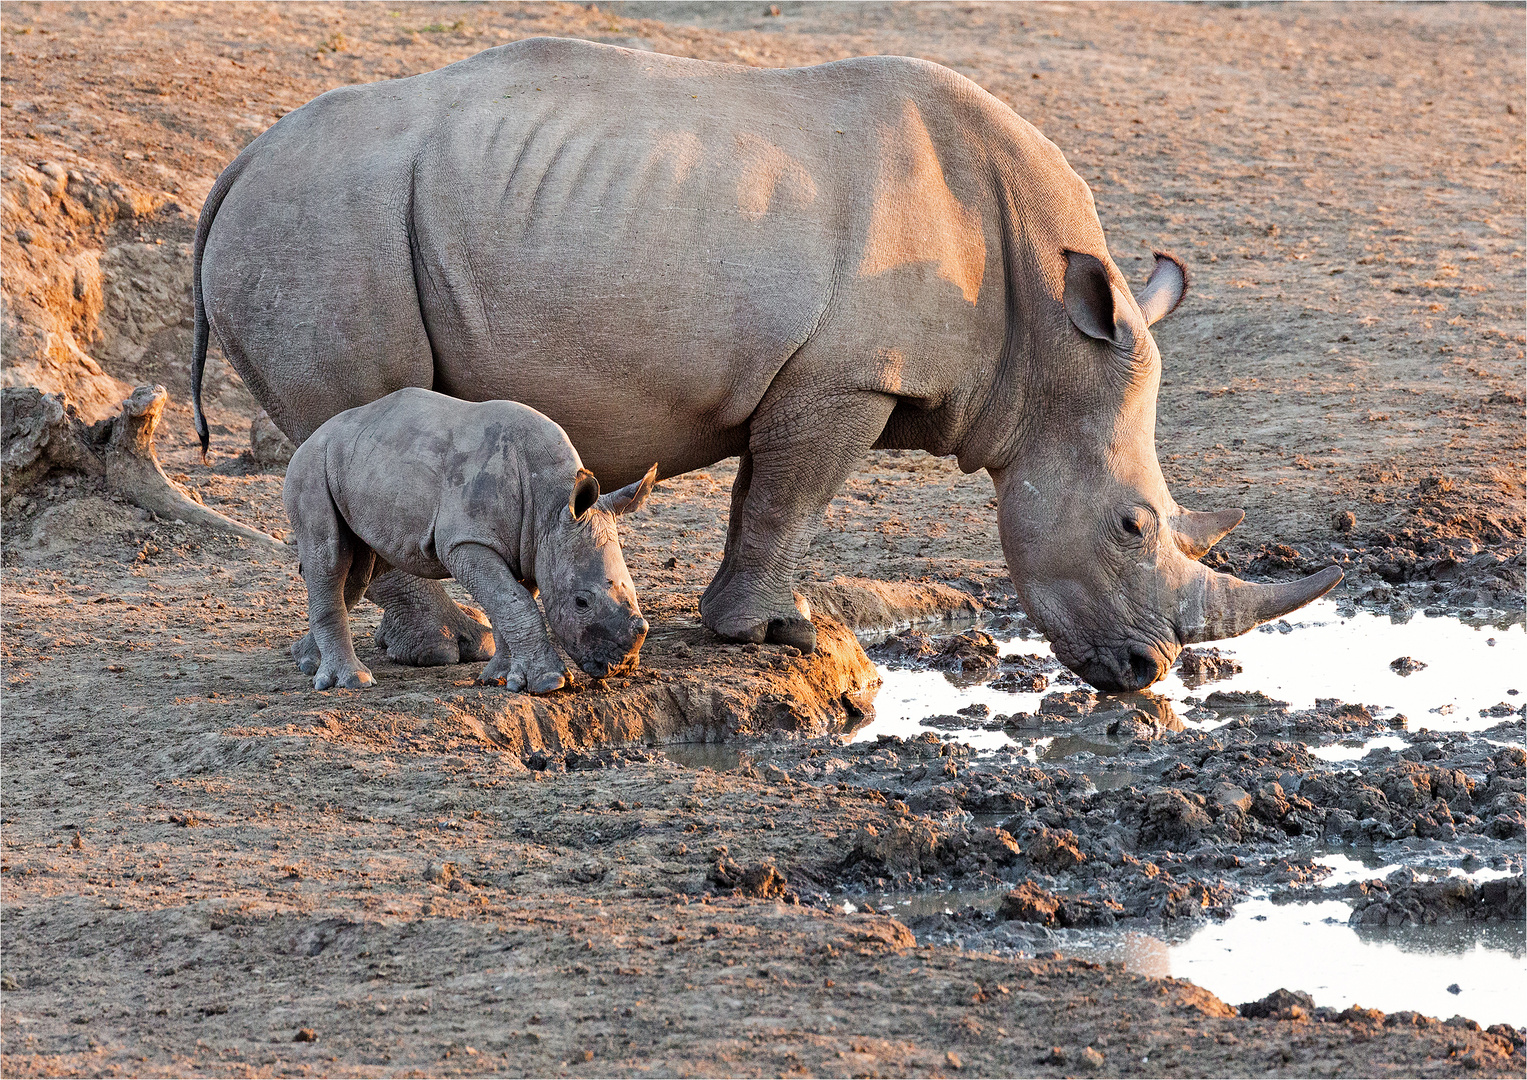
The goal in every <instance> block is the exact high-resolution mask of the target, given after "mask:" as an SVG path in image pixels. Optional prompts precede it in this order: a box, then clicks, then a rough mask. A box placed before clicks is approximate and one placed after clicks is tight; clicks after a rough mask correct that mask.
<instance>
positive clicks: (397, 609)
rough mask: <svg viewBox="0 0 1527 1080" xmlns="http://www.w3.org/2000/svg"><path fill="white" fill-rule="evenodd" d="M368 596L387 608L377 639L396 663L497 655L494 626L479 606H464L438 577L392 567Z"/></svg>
mask: <svg viewBox="0 0 1527 1080" xmlns="http://www.w3.org/2000/svg"><path fill="white" fill-rule="evenodd" d="M366 596H367V598H368V599H370V600H371V601H372V603H374V604H376V605H377V606H379V607H380V608H381V609H382V622H381V625H380V626H378V627H377V630H376V643H377V646H378V647H379V648H382V649H385V650H386V651H387V658H388V659H389V660H391V661H392V662H393V663H395V664H407V665H409V666H412V667H438V666H441V665H444V664H470V663H473V662H476V661H481V660H488V659H491V658H492V656H493V651H494V650H493V630H492V628H491V627H489V626H488V623H487V620H486V619H485V618H483V615H482V612H480V611H478V610H476V609H475V608H463V607H461V606H460V605H458V604H457V603H456V601H454V600H452V599H451V598H450V597H449V596H447V595H446V592H445V587H444V586H443V585H441V584H440V582H438V581H430V580H429V579H427V578H419V577H414V576H413V575H412V574H406V573H404V572H403V571H401V570H397V569H389V570H387V571H386V572H385V573H382V574H378V575H377V576H376V577H375V578H374V579H373V580H372V582H371V586H370V588H369V589H367V590H366Z"/></svg>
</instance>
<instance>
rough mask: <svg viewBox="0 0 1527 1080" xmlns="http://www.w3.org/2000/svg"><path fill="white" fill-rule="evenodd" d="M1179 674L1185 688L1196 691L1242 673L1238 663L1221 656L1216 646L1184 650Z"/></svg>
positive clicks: (1180, 657)
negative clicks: (1198, 688) (1207, 684)
mask: <svg viewBox="0 0 1527 1080" xmlns="http://www.w3.org/2000/svg"><path fill="white" fill-rule="evenodd" d="M1177 673H1178V675H1180V676H1181V678H1182V682H1183V685H1184V686H1187V687H1189V688H1194V689H1196V688H1197V687H1200V686H1202V685H1203V684H1204V683H1208V682H1216V681H1218V680H1220V679H1228V678H1230V677H1231V676H1232V675H1239V674H1240V673H1241V665H1240V663H1239V662H1238V661H1236V660H1234V659H1232V658H1230V657H1228V656H1224V655H1221V653H1220V651H1219V649H1217V648H1215V647H1214V646H1209V647H1207V648H1199V649H1184V650H1182V654H1181V655H1180V656H1179V657H1178V658H1177Z"/></svg>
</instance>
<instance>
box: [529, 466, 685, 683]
mask: <svg viewBox="0 0 1527 1080" xmlns="http://www.w3.org/2000/svg"><path fill="white" fill-rule="evenodd" d="M656 480H657V466H656V465H653V466H652V468H650V469H648V470H647V475H646V476H644V477H642V478H641V479H640V480H638V481H637V482H636V483H634V484H630V485H628V486H626V487H623V488H621V489H620V490H619V491H612V492H610V493H609V494H607V495H601V494H599V481H598V480H596V479H594V474H593V473H591V472H589V471H588V470H587V469H579V470H578V475H577V479H576V480H574V482H573V488H572V492H571V494H570V495H569V496H568V500H567V506H566V507H565V508H562V509H561V510H559V511H558V513H557V515H556V519H555V523H554V524H553V526H552V528H551V531H550V534H549V535H547V536H544V537H542V538H540V540H539V541H538V543H537V546H536V583H537V584H538V585H539V586H540V588H541V604H542V606H543V607H544V608H545V609H546V621H547V623H548V624H549V625H550V627H551V632H552V633H553V634H554V635H556V638H557V641H559V642H560V643H561V645H562V647H563V648H564V649H566V650H567V654H568V655H569V656H570V657H572V659H573V662H574V663H576V664H577V665H578V666H579V667H581V668H582V669H583V670H584V671H586V672H588V673H589V674H590V675H592V676H594V677H595V678H598V679H603V678H605V677H607V676H609V675H616V674H620V673H623V672H627V671H630V670H631V669H632V668H634V667H636V662H637V655H638V653H640V652H641V647H642V642H643V641H644V640H645V639H646V637H647V620H646V619H644V618H642V612H641V608H640V607H639V606H638V605H637V603H636V588H635V586H633V585H632V584H631V575H630V573H629V572H628V571H627V570H626V560H625V557H624V556H623V555H622V554H621V551H620V540H619V538H618V537H617V535H616V529H615V519H616V518H617V517H618V516H619V515H621V514H624V513H626V512H627V511H630V510H635V509H636V508H637V507H638V506H640V505H641V504H642V502H643V501H644V500H645V499H646V498H647V495H648V494H649V493H650V492H651V491H652V485H653V483H654V482H655V481H656Z"/></svg>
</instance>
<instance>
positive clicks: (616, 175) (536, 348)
mask: <svg viewBox="0 0 1527 1080" xmlns="http://www.w3.org/2000/svg"><path fill="white" fill-rule="evenodd" d="M1186 286H1187V282H1186V277H1185V273H1184V271H1183V270H1182V268H1181V265H1180V264H1179V263H1177V262H1176V261H1175V260H1174V259H1171V258H1170V257H1162V258H1159V259H1158V261H1157V264H1156V267H1155V271H1154V272H1153V273H1152V275H1151V278H1150V280H1149V281H1148V282H1147V283H1146V284H1145V286H1144V288H1143V289H1142V290H1141V291H1140V293H1139V294H1138V295H1137V296H1132V295H1131V294H1130V292H1129V290H1128V288H1127V287H1126V283H1125V280H1124V277H1123V275H1122V274H1121V273H1120V272H1119V269H1118V267H1116V266H1115V265H1114V263H1113V262H1112V260H1111V259H1110V258H1109V255H1108V247H1107V244H1106V242H1105V240H1104V237H1103V231H1102V228H1101V226H1100V225H1099V223H1098V218H1097V214H1096V211H1095V210H1094V207H1093V202H1092V195H1091V192H1090V191H1089V190H1088V189H1087V186H1086V184H1085V183H1083V182H1082V180H1081V179H1080V178H1079V177H1078V176H1077V175H1076V174H1075V173H1074V172H1072V171H1071V169H1070V168H1069V167H1068V166H1067V165H1066V162H1065V159H1064V158H1063V157H1062V156H1061V153H1060V151H1059V150H1058V149H1057V148H1056V147H1055V146H1054V145H1053V144H1052V143H1050V142H1049V141H1048V140H1047V139H1045V138H1044V137H1043V136H1042V135H1041V134H1040V133H1039V132H1038V131H1036V130H1035V129H1034V128H1033V127H1031V126H1030V125H1029V124H1027V123H1025V122H1024V121H1023V120H1021V119H1020V118H1019V117H1018V116H1016V115H1015V114H1014V113H1013V112H1012V110H1011V109H1009V108H1008V107H1007V106H1006V105H1003V104H1002V103H1001V102H999V101H997V100H996V99H995V98H993V97H991V96H990V95H989V94H987V93H986V92H985V91H983V90H981V89H980V88H979V87H978V86H976V85H975V84H974V83H972V82H970V81H969V80H967V79H964V78H962V77H961V76H959V75H956V74H955V73H954V72H952V71H949V70H947V69H945V68H942V67H939V66H937V65H934V64H929V63H926V62H924V61H919V60H912V59H907V58H903V57H868V58H861V59H855V60H845V61H840V62H837V63H831V64H824V65H821V66H819V67H811V68H799V69H789V70H769V69H756V68H743V67H733V66H729V65H723V64H713V63H706V62H702V61H695V60H686V59H681V58H677V57H669V56H660V55H654V54H652V53H643V52H634V51H630V50H624V49H617V48H613V47H610V46H604V45H597V44H592V43H589V42H578V41H563V40H556V39H533V40H529V41H521V42H516V43H513V44H510V45H505V46H501V47H499V48H496V49H490V50H488V51H486V52H483V53H480V54H478V55H477V56H474V57H471V58H470V59H467V60H464V61H462V62H460V63H457V64H453V65H451V66H449V67H446V68H443V69H441V70H439V71H435V72H431V73H429V74H425V75H419V76H415V77H413V78H410V79H402V80H398V81H395V82H384V83H376V84H372V85H369V86H351V87H341V88H339V89H336V90H332V91H330V92H329V93H327V94H324V95H323V96H322V97H319V98H318V99H316V100H315V101H313V102H310V103H309V104H308V105H306V106H304V107H303V108H301V109H298V110H296V111H295V112H292V113H289V114H288V115H287V116H285V117H284V118H282V120H281V121H280V122H279V123H277V124H276V125H275V126H274V127H273V128H271V129H270V130H269V131H267V132H266V133H264V134H263V135H261V136H260V137H259V138H258V139H256V140H255V141H254V142H253V143H252V144H251V145H250V146H249V147H248V148H247V149H246V150H245V151H244V152H243V153H242V154H240V155H239V157H238V159H237V160H236V161H235V162H234V163H233V164H232V165H230V166H229V167H228V169H226V170H225V171H224V173H223V174H222V176H220V177H219V178H218V181H217V184H216V185H215V186H214V188H213V190H212V192H211V194H210V195H209V197H208V199H207V201H206V204H205V208H204V209H203V212H202V217H201V222H200V225H199V227H198V230H197V240H196V276H195V290H196V296H195V300H196V316H197V345H196V349H197V351H196V353H195V355H194V356H193V379H195V380H197V382H196V385H198V386H199V379H200V371H201V364H202V359H203V356H204V354H205V346H206V341H207V336H208V331H209V328H210V331H211V332H214V333H216V335H217V339H218V341H219V343H220V344H221V346H222V348H223V351H224V353H225V354H226V355H227V356H228V357H229V359H230V360H231V362H232V363H233V365H234V367H235V368H236V369H237V370H238V372H239V373H240V375H242V376H243V378H244V380H245V382H246V383H247V385H248V386H249V388H250V389H251V390H252V391H253V393H254V394H255V396H256V398H258V399H259V401H260V403H261V404H262V405H263V406H264V407H265V409H266V410H267V411H268V412H269V413H270V415H271V417H272V418H273V419H274V420H275V422H276V423H277V425H279V426H280V428H281V429H282V430H283V431H284V432H286V433H287V435H289V436H291V437H292V438H293V439H294V440H297V441H301V440H302V439H304V438H306V437H307V436H308V435H309V434H310V433H311V432H313V431H314V430H315V429H316V428H317V427H318V425H319V424H321V423H322V422H323V421H324V420H326V419H327V418H328V417H329V416H331V415H333V414H334V413H335V412H337V411H339V410H341V409H345V408H350V407H353V406H355V405H359V404H363V403H365V402H367V401H372V400H375V399H376V398H378V397H381V396H382V395H384V394H387V393H389V392H391V391H393V390H396V389H398V388H400V387H404V386H422V387H431V388H433V389H435V390H437V391H440V392H441V393H445V394H450V395H453V396H456V397H462V398H467V399H474V400H484V399H493V398H502V399H511V400H516V401H523V402H525V403H527V404H529V405H531V406H533V407H535V408H537V409H540V410H541V411H543V412H545V413H546V414H547V415H548V416H551V417H552V418H554V419H555V420H557V421H558V422H559V423H560V424H562V426H563V427H564V428H565V429H566V430H567V432H568V434H569V435H570V436H571V437H572V439H573V442H574V443H575V444H576V445H577V446H578V448H579V451H580V452H581V453H582V454H583V456H584V460H585V461H586V462H587V463H588V464H589V465H590V466H591V467H592V468H593V469H594V470H595V471H596V472H597V473H598V474H599V475H601V476H603V477H605V478H606V479H607V480H610V481H612V482H618V483H629V482H631V481H633V480H635V479H636V478H638V477H639V476H640V475H641V471H642V469H643V468H644V467H645V466H646V463H648V462H651V461H654V460H656V461H660V462H662V463H663V468H664V470H665V475H674V474H677V473H681V472H685V471H687V470H690V469H694V468H698V467H701V466H705V465H708V464H711V463H713V462H716V461H719V460H721V459H723V458H726V457H729V456H733V455H739V456H740V458H741V460H740V465H739V469H738V475H737V481H736V484H735V486H734V488H733V492H732V508H731V521H730V524H729V526H728V531H727V540H726V547H725V553H724V555H723V558H722V561H721V565H720V567H719V569H718V570H717V572H716V576H715V578H714V580H713V581H712V582H711V584H710V586H709V588H707V589H706V591H705V594H704V596H703V597H702V599H701V614H702V618H703V620H704V622H705V624H706V625H707V626H708V627H710V628H711V629H712V630H713V631H715V632H716V633H717V634H719V635H720V636H722V637H724V638H728V639H732V640H740V641H762V640H772V641H777V642H782V643H788V644H794V645H797V646H799V647H801V648H803V649H810V648H812V647H813V645H814V643H815V631H814V630H813V629H812V627H811V624H810V622H809V621H807V620H806V619H804V618H803V617H802V616H801V614H800V613H799V612H798V611H797V610H796V608H795V605H794V603H793V602H792V590H791V585H792V580H793V577H794V573H795V568H796V565H797V563H798V561H799V560H800V558H801V556H802V555H803V554H804V552H805V551H806V549H807V546H808V545H809V543H810V540H811V536H812V533H813V532H814V530H815V529H816V527H817V524H818V522H819V520H820V516H821V513H822V511H823V509H824V508H825V507H826V505H827V503H828V502H829V501H830V500H831V499H832V497H833V495H834V494H835V493H836V491H837V490H838V488H839V486H840V485H841V484H842V482H843V480H844V479H845V478H846V477H847V475H848V474H849V472H850V471H851V470H852V469H853V468H854V465H855V463H856V462H857V461H858V460H859V458H860V457H861V456H862V455H863V454H864V453H865V452H866V451H868V450H869V449H871V448H873V447H905V448H920V449H924V450H928V451H930V452H932V453H935V454H953V455H956V456H957V457H958V460H959V463H960V465H961V467H962V468H963V469H965V470H966V471H974V470H976V469H981V468H984V469H987V470H988V471H989V472H990V473H991V475H992V477H993V479H994V480H995V482H996V485H997V492H998V515H999V520H1000V525H1001V532H1002V537H1003V546H1004V551H1005V554H1006V557H1007V562H1008V567H1009V570H1010V571H1011V573H1012V577H1013V580H1014V582H1015V583H1016V584H1017V586H1018V588H1019V589H1020V590H1021V592H1022V595H1023V597H1024V600H1025V602H1026V604H1027V605H1028V607H1029V610H1030V611H1031V613H1032V614H1033V616H1034V618H1035V619H1036V621H1038V623H1039V624H1040V626H1041V627H1043V628H1044V630H1045V631H1046V632H1047V633H1048V634H1049V635H1050V636H1051V638H1052V640H1053V641H1054V642H1055V647H1056V651H1057V653H1058V654H1059V655H1060V657H1061V658H1062V659H1063V660H1064V661H1065V662H1066V663H1067V664H1069V665H1071V666H1072V667H1073V668H1075V669H1076V670H1077V671H1079V672H1080V673H1081V674H1082V675H1083V676H1084V677H1086V678H1087V679H1089V680H1090V681H1092V682H1093V683H1094V684H1095V685H1097V686H1099V687H1102V688H1105V689H1133V688H1137V687H1140V686H1144V685H1147V684H1148V683H1150V682H1152V681H1154V680H1155V679H1156V678H1159V677H1160V675H1161V674H1163V673H1164V672H1165V670H1166V668H1167V666H1168V665H1169V664H1170V663H1171V662H1172V660H1173V658H1174V657H1175V656H1176V655H1177V652H1178V651H1179V650H1180V648H1181V646H1182V645H1183V644H1184V643H1186V642H1189V641H1197V640H1208V638H1210V637H1213V636H1227V635H1232V634H1236V633H1241V632H1243V631H1244V630H1246V629H1249V628H1250V627H1251V626H1253V625H1255V624H1256V623H1257V622H1259V621H1263V620H1265V619H1267V618H1273V617H1276V616H1277V615H1280V614H1282V613H1283V612H1284V611H1287V610H1290V609H1291V607H1296V606H1298V605H1299V604H1300V603H1303V602H1306V601H1308V600H1309V599H1312V598H1313V597H1314V596H1315V595H1318V594H1319V593H1320V592H1322V591H1324V589H1326V588H1329V587H1330V586H1331V585H1332V584H1334V583H1335V581H1334V579H1333V578H1332V576H1331V573H1332V572H1327V573H1326V574H1325V575H1324V576H1318V577H1317V578H1315V579H1310V580H1309V581H1308V582H1307V583H1305V584H1303V585H1301V586H1300V587H1299V588H1297V589H1282V590H1281V591H1276V590H1275V591H1271V592H1269V591H1266V590H1267V589H1268V588H1270V587H1262V586H1258V587H1251V586H1246V585H1245V584H1244V583H1241V582H1237V581H1235V580H1234V579H1232V578H1228V577H1225V576H1223V575H1216V574H1211V573H1210V572H1209V571H1207V570H1206V569H1204V568H1203V567H1201V566H1199V565H1198V564H1196V563H1194V562H1193V559H1194V558H1196V557H1198V556H1201V555H1202V554H1203V553H1204V552H1205V551H1207V550H1208V547H1209V545H1210V544H1212V543H1213V542H1214V541H1215V540H1216V539H1218V538H1219V537H1220V536H1222V535H1223V534H1224V533H1225V532H1227V531H1228V530H1229V528H1231V527H1233V525H1234V524H1235V523H1236V522H1237V521H1239V520H1240V513H1239V512H1238V511H1223V512H1220V513H1213V514H1199V515H1195V514H1192V513H1191V512H1189V511H1185V510H1183V509H1182V507H1180V506H1179V505H1178V504H1177V503H1176V502H1175V500H1174V499H1173V498H1172V496H1171V493H1170V492H1168V491H1167V489H1166V484H1165V482H1164V480H1163V478H1162V475H1161V470H1160V467H1159V465H1158V463H1157V460H1156V453H1155V447H1154V437H1155V435H1154V421H1155V402H1156V388H1157V384H1158V383H1159V380H1160V374H1161V360H1160V356H1159V355H1158V353H1157V351H1156V346H1155V343H1154V341H1153V340H1152V338H1151V335H1150V331H1149V329H1148V328H1149V326H1150V324H1151V323H1153V322H1154V321H1155V320H1156V319H1159V318H1160V317H1162V316H1163V315H1164V314H1166V313H1167V312H1168V311H1170V310H1171V309H1172V308H1173V307H1175V306H1176V304H1177V303H1178V301H1179V300H1180V299H1181V298H1182V295H1183V293H1184V291H1185V290H1186ZM484 358H491V359H488V360H485V359H484ZM198 423H199V428H198V430H199V431H201V432H202V433H203V437H204V438H205V425H204V423H203V422H201V421H200V417H199V414H198ZM1337 576H1338V577H1339V574H1338V575H1337ZM384 584H385V588H384ZM371 595H372V596H373V597H374V598H376V599H377V600H378V601H379V602H380V603H382V604H383V605H384V607H386V608H387V619H389V620H392V624H391V625H394V626H398V627H411V628H413V629H412V630H411V631H410V633H413V632H414V631H417V633H416V634H415V638H417V639H418V640H426V639H427V640H431V641H435V642H441V641H443V642H444V643H445V644H444V647H443V650H440V651H436V652H428V650H424V651H419V650H416V649H414V648H413V647H412V646H407V645H405V646H403V647H401V648H400V650H399V651H398V652H393V646H392V640H393V639H396V640H399V641H403V640H404V639H405V638H408V635H407V634H404V633H402V632H396V633H395V632H394V631H388V633H389V646H388V648H389V654H390V655H393V656H394V657H395V658H397V659H401V660H405V661H410V662H438V661H439V660H440V659H445V660H449V659H452V658H453V656H452V655H451V654H452V652H453V651H456V652H459V653H460V654H461V655H467V654H469V653H470V652H471V651H472V649H473V648H474V645H473V642H472V636H473V633H474V631H473V630H472V625H473V624H471V623H470V620H466V619H465V617H464V616H462V615H461V614H460V612H459V609H456V608H455V607H454V605H450V604H449V602H448V601H447V600H446V599H445V597H444V594H443V593H439V592H438V591H436V592H424V593H421V592H420V591H419V589H418V587H417V585H414V584H410V579H405V578H400V577H399V576H398V575H387V576H386V577H385V578H383V579H382V580H380V581H379V582H378V583H377V585H376V586H374V587H373V590H372V593H371ZM395 613H396V614H395ZM408 640H414V638H408Z"/></svg>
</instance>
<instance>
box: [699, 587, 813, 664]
mask: <svg viewBox="0 0 1527 1080" xmlns="http://www.w3.org/2000/svg"><path fill="white" fill-rule="evenodd" d="M793 599H794V600H795V607H794V609H791V608H786V609H785V610H784V611H782V612H779V613H776V614H770V615H758V614H755V613H753V612H748V611H741V612H736V613H733V614H730V615H723V614H722V613H721V612H720V611H718V610H717V608H718V607H719V606H720V601H719V598H718V599H713V600H712V601H711V603H710V604H708V605H707V606H706V607H704V608H702V609H701V612H700V621H701V622H703V623H704V624H705V626H706V627H707V628H708V629H709V630H710V631H711V633H713V634H715V635H716V636H717V637H720V638H724V639H725V640H727V641H738V642H743V643H745V644H746V643H752V644H757V645H762V644H763V643H764V642H766V641H767V642H770V643H771V644H774V645H793V646H795V647H796V648H797V649H799V650H801V652H803V653H810V652H815V651H816V647H817V631H816V627H814V626H812V625H811V605H810V604H808V603H807V602H806V599H805V597H803V596H801V595H799V594H796V595H795V596H794V598H793Z"/></svg>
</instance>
